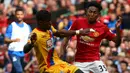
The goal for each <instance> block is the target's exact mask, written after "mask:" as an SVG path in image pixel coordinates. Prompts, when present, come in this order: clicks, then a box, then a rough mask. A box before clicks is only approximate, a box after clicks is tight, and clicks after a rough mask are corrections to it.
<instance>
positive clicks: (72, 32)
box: [55, 30, 76, 37]
mask: <svg viewBox="0 0 130 73" xmlns="http://www.w3.org/2000/svg"><path fill="white" fill-rule="evenodd" d="M73 35H76V31H75V30H69V31H68V30H59V31H57V32H56V33H55V36H59V37H68V36H73Z"/></svg>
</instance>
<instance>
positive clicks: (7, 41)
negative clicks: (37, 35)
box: [4, 37, 20, 44]
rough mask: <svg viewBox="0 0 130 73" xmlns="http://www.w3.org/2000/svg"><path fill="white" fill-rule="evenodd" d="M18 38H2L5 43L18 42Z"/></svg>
mask: <svg viewBox="0 0 130 73" xmlns="http://www.w3.org/2000/svg"><path fill="white" fill-rule="evenodd" d="M19 41H20V39H19V38H16V39H9V38H7V37H5V38H4V42H5V43H7V44H10V43H12V42H19Z"/></svg>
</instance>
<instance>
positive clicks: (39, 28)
mask: <svg viewBox="0 0 130 73" xmlns="http://www.w3.org/2000/svg"><path fill="white" fill-rule="evenodd" d="M37 29H38V30H40V31H43V32H46V31H47V30H44V29H42V28H41V27H37Z"/></svg>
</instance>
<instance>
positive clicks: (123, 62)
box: [0, 0, 130, 73]
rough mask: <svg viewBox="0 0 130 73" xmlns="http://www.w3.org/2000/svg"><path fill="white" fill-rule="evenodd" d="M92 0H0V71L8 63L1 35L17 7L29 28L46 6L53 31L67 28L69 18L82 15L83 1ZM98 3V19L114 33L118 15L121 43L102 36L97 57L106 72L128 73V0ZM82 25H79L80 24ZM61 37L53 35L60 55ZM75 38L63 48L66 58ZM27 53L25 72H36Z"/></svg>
mask: <svg viewBox="0 0 130 73" xmlns="http://www.w3.org/2000/svg"><path fill="white" fill-rule="evenodd" d="M89 1H92V0H0V73H10V72H11V68H12V64H11V63H10V59H9V56H8V51H7V49H8V44H5V43H4V34H5V31H6V28H7V26H8V25H9V24H10V23H11V22H12V21H13V20H14V19H15V17H14V12H15V9H16V8H17V7H23V8H24V10H25V18H24V21H25V22H26V23H28V24H29V25H30V26H31V27H32V29H34V28H35V26H36V20H35V14H36V13H37V11H39V10H42V9H47V10H48V11H50V12H51V14H52V24H53V26H54V27H55V28H56V29H57V30H62V29H65V30H68V29H69V27H70V26H71V25H72V23H73V21H75V20H76V19H77V18H82V17H85V11H84V2H89ZM96 1H97V2H99V3H101V6H102V8H103V9H102V11H101V17H100V19H99V20H100V21H101V22H102V23H104V24H105V25H107V26H108V27H109V28H110V30H111V31H112V32H113V33H115V32H116V31H115V24H116V21H117V20H118V18H119V16H120V17H122V26H121V30H122V42H121V45H120V46H119V47H115V43H114V42H112V41H107V40H106V39H104V40H103V41H102V43H101V46H100V49H101V50H100V52H101V59H102V60H103V62H104V63H105V64H106V66H107V68H108V71H109V72H110V73H130V30H129V29H130V0H96ZM81 25H82V24H81ZM62 40H63V38H58V37H57V42H56V50H57V52H58V54H59V56H60V48H61V47H62ZM75 47H76V37H75V36H74V37H73V38H71V40H70V41H69V43H68V47H67V48H66V56H65V58H66V59H63V60H66V61H67V62H69V63H73V62H74V55H75V52H76V49H75ZM33 54H34V52H33V51H32V52H30V53H28V54H26V55H25V58H24V61H25V63H26V66H25V67H24V70H25V73H39V70H38V63H37V60H36V58H35V56H34V55H33Z"/></svg>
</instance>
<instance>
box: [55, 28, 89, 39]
mask: <svg viewBox="0 0 130 73" xmlns="http://www.w3.org/2000/svg"><path fill="white" fill-rule="evenodd" d="M89 32H91V31H90V29H89V28H88V29H84V30H64V29H63V30H58V31H56V32H55V33H54V35H55V36H58V37H69V36H74V35H79V34H81V35H85V34H88V33H89Z"/></svg>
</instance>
